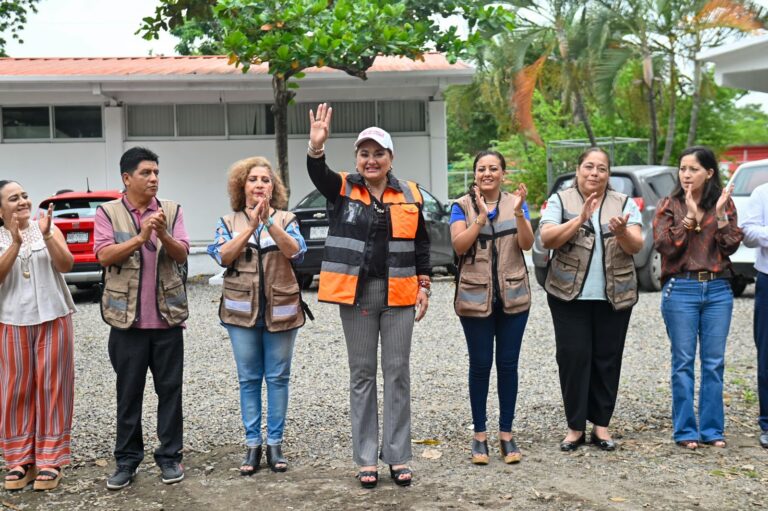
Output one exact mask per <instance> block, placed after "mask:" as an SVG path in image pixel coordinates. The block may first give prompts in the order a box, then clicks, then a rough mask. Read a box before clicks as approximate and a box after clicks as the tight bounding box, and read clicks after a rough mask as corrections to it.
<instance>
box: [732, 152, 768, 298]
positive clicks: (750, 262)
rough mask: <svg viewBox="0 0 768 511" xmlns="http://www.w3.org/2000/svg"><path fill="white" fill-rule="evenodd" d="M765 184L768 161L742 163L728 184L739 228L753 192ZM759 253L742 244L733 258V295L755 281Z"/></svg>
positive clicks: (767, 175) (767, 173) (736, 294)
mask: <svg viewBox="0 0 768 511" xmlns="http://www.w3.org/2000/svg"><path fill="white" fill-rule="evenodd" d="M763 183H768V160H757V161H750V162H747V163H742V164H741V165H739V168H737V169H736V172H734V173H733V176H731V179H730V180H729V181H728V184H729V185H730V184H733V202H734V204H736V212H737V213H738V215H739V226H741V223H742V222H743V221H744V217H743V215H742V211H744V208H745V207H746V205H747V201H749V196H750V194H751V193H752V190H754V189H755V188H757V187H758V186H760V185H761V184H763ZM756 257H757V252H756V250H755V249H754V248H749V247H748V246H746V245H744V243H742V244H741V245H740V246H739V249H738V250H737V251H736V253H735V254H733V255H732V256H731V262H732V263H733V271H734V273H735V275H734V277H733V280H732V281H731V288H732V289H733V295H734V296H739V295H740V294H741V293H743V292H744V288H745V287H747V284H750V283H752V282H754V281H755V276H756V275H757V272H756V271H755V258H756Z"/></svg>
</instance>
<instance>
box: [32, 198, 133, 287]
mask: <svg viewBox="0 0 768 511" xmlns="http://www.w3.org/2000/svg"><path fill="white" fill-rule="evenodd" d="M122 195H123V194H122V192H120V190H101V191H95V192H91V191H87V192H73V191H68V190H62V191H60V192H58V193H57V194H56V195H54V196H53V197H49V198H47V199H45V200H44V201H43V202H41V203H40V214H43V213H44V212H45V211H46V210H47V209H48V205H49V204H51V203H53V222H54V224H55V225H56V227H58V228H59V229H61V232H62V233H63V234H64V239H66V240H67V247H68V248H69V251H70V252H72V255H73V256H75V264H74V266H73V267H72V271H70V272H69V273H65V274H64V280H66V282H67V284H73V285H75V286H77V287H78V288H79V289H87V288H90V287H91V286H93V285H94V284H98V283H99V282H101V265H100V264H99V262H98V260H97V259H96V254H94V252H93V225H94V217H95V216H96V208H97V207H98V206H99V205H100V204H103V203H105V202H109V201H111V200H114V199H119V198H120V197H122Z"/></svg>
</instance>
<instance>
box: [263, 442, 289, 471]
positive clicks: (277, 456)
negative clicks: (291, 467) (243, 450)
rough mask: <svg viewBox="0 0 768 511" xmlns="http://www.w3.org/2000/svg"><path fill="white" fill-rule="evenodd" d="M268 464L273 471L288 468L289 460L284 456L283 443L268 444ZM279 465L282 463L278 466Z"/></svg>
mask: <svg viewBox="0 0 768 511" xmlns="http://www.w3.org/2000/svg"><path fill="white" fill-rule="evenodd" d="M267 464H269V468H271V469H272V472H285V471H286V470H288V460H286V459H285V458H284V457H283V444H276V445H269V444H267ZM278 465H282V466H281V467H278Z"/></svg>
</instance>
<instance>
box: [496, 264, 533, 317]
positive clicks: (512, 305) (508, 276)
mask: <svg viewBox="0 0 768 511" xmlns="http://www.w3.org/2000/svg"><path fill="white" fill-rule="evenodd" d="M503 278H504V283H503V289H502V293H503V295H504V311H505V312H508V313H517V312H521V311H523V310H525V309H527V308H528V304H529V303H530V292H529V290H528V282H527V281H526V278H525V270H522V271H519V272H515V273H504V274H503Z"/></svg>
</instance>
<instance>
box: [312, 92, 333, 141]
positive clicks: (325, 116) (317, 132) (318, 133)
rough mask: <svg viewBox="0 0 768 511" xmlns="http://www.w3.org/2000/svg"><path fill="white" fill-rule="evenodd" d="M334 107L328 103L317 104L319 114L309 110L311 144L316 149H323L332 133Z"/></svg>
mask: <svg viewBox="0 0 768 511" xmlns="http://www.w3.org/2000/svg"><path fill="white" fill-rule="evenodd" d="M332 115H333V108H331V107H329V106H328V104H327V103H320V104H319V105H317V115H315V113H314V112H313V111H312V110H311V109H310V111H309V144H310V145H311V146H312V147H313V148H314V149H321V148H322V147H323V145H324V144H325V141H326V140H328V135H329V134H330V133H331V117H332Z"/></svg>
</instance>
